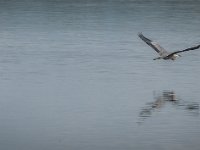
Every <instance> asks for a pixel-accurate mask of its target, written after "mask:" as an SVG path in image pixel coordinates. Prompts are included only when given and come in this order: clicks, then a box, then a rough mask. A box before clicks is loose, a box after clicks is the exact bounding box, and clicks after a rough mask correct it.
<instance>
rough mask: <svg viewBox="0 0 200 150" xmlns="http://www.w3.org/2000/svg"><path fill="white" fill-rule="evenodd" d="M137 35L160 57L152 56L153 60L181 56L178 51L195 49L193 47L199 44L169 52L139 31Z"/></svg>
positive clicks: (199, 46)
mask: <svg viewBox="0 0 200 150" xmlns="http://www.w3.org/2000/svg"><path fill="white" fill-rule="evenodd" d="M138 36H139V37H140V38H141V39H142V40H143V41H144V42H145V43H146V44H148V45H149V46H150V47H151V48H153V49H154V50H155V51H156V52H157V53H158V54H159V55H160V57H157V58H154V59H153V60H156V59H164V60H167V59H171V60H175V59H176V58H177V57H180V56H181V55H179V54H178V53H182V52H186V51H190V50H195V49H198V48H200V45H197V46H194V47H190V48H187V49H184V50H180V51H175V52H171V53H170V52H168V51H166V50H165V49H164V48H163V47H161V46H160V45H159V44H158V43H156V42H154V41H152V40H150V39H148V38H146V37H145V36H144V35H143V34H142V33H139V34H138Z"/></svg>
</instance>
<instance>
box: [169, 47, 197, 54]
mask: <svg viewBox="0 0 200 150" xmlns="http://www.w3.org/2000/svg"><path fill="white" fill-rule="evenodd" d="M198 48H200V45H197V46H193V47H190V48H187V49H184V50H180V51H175V52H172V53H170V54H169V55H168V56H171V55H174V54H177V53H182V52H186V51H191V50H196V49H198Z"/></svg>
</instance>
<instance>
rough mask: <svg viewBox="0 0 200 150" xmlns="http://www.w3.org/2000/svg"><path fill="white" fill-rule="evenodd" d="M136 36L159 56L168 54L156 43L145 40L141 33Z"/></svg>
mask: <svg viewBox="0 0 200 150" xmlns="http://www.w3.org/2000/svg"><path fill="white" fill-rule="evenodd" d="M138 36H139V37H140V38H141V39H142V40H143V41H144V42H145V43H147V44H148V45H149V46H150V47H151V48H153V49H154V50H155V51H156V52H157V53H159V54H160V55H161V56H164V55H168V54H169V53H168V52H167V51H166V50H165V49H164V48H163V47H161V46H160V45H159V44H158V43H156V42H154V41H152V40H150V39H148V38H146V37H145V36H144V35H143V34H142V33H138Z"/></svg>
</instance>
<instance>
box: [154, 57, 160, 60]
mask: <svg viewBox="0 0 200 150" xmlns="http://www.w3.org/2000/svg"><path fill="white" fill-rule="evenodd" d="M161 58H162V57H156V58H154V59H153V60H157V59H161Z"/></svg>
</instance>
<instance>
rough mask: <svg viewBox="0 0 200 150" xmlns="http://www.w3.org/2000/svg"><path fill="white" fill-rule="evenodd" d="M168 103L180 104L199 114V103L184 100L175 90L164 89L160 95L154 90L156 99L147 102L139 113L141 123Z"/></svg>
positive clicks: (180, 106) (181, 106) (179, 105)
mask: <svg viewBox="0 0 200 150" xmlns="http://www.w3.org/2000/svg"><path fill="white" fill-rule="evenodd" d="M167 104H170V105H175V106H178V108H181V109H183V110H187V111H188V112H190V113H192V114H193V115H198V114H199V103H196V102H186V101H182V100H181V99H180V98H178V97H177V96H176V94H175V92H174V91H163V92H162V93H161V94H160V95H159V96H156V94H155V92H154V101H153V102H150V103H146V105H145V106H144V107H143V108H142V109H141V111H140V113H139V118H140V121H139V123H141V121H143V120H145V119H146V118H148V117H151V116H152V113H153V112H154V111H156V110H160V109H162V108H163V107H164V106H165V105H167ZM141 119H142V120H141Z"/></svg>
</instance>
